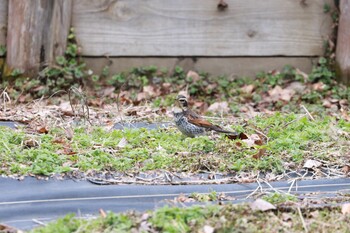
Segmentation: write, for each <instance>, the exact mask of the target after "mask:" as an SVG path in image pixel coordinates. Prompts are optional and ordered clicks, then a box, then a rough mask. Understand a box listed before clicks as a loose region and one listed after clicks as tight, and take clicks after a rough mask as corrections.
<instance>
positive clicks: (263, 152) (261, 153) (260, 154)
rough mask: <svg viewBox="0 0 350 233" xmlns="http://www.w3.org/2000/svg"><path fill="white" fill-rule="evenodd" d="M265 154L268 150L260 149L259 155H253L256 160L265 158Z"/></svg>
mask: <svg viewBox="0 0 350 233" xmlns="http://www.w3.org/2000/svg"><path fill="white" fill-rule="evenodd" d="M265 152H266V149H265V148H261V149H259V151H258V153H256V154H255V155H253V158H254V159H260V158H261V157H263V156H264V154H265Z"/></svg>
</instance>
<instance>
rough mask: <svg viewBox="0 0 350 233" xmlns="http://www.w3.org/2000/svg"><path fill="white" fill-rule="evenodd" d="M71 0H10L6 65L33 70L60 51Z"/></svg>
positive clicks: (50, 61) (52, 58) (67, 29)
mask: <svg viewBox="0 0 350 233" xmlns="http://www.w3.org/2000/svg"><path fill="white" fill-rule="evenodd" d="M71 9H72V0H60V1H58V0H57V1H40V0H26V1H22V0H10V1H9V10H8V28H9V30H8V33H7V57H6V63H7V65H8V66H9V67H10V68H11V69H13V68H17V69H21V70H22V71H26V72H30V73H33V74H36V73H37V71H38V70H39V68H41V67H43V66H45V65H47V64H52V63H53V62H54V61H55V58H56V56H59V55H63V54H64V51H65V49H66V42H67V36H68V32H69V27H70V22H71V20H70V19H71V18H70V17H71Z"/></svg>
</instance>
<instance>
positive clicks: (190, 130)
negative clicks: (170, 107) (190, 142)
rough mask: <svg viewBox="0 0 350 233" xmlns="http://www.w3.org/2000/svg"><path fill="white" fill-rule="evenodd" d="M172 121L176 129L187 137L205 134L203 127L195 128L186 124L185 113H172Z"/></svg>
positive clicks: (188, 123)
mask: <svg viewBox="0 0 350 233" xmlns="http://www.w3.org/2000/svg"><path fill="white" fill-rule="evenodd" d="M174 121H175V125H176V127H177V128H178V129H179V130H180V131H181V132H182V133H183V134H184V135H186V136H187V137H192V138H193V137H195V136H198V135H201V134H203V133H204V132H205V129H204V128H203V127H199V126H196V125H194V124H191V123H190V122H188V120H187V118H186V116H185V111H180V112H174Z"/></svg>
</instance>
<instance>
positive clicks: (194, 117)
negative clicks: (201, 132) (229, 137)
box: [186, 110, 235, 134]
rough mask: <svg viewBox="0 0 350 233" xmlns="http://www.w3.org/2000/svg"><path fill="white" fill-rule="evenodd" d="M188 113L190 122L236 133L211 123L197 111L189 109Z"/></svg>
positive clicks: (219, 130)
mask: <svg viewBox="0 0 350 233" xmlns="http://www.w3.org/2000/svg"><path fill="white" fill-rule="evenodd" d="M186 115H187V120H188V122H190V123H191V124H194V125H197V126H200V127H203V128H206V129H211V130H215V131H217V132H221V133H228V134H235V132H232V131H228V130H224V129H223V128H221V127H220V126H218V125H214V124H212V123H210V122H209V121H207V120H205V119H204V118H202V117H201V116H200V115H198V114H197V113H195V112H192V111H189V110H187V112H186Z"/></svg>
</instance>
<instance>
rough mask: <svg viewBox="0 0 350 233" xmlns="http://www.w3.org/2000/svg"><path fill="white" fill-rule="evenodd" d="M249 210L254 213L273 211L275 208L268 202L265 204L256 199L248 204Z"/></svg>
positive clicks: (261, 200) (263, 201)
mask: <svg viewBox="0 0 350 233" xmlns="http://www.w3.org/2000/svg"><path fill="white" fill-rule="evenodd" d="M250 208H251V209H252V210H254V211H256V210H260V211H267V210H275V209H276V207H275V206H274V205H272V204H271V203H270V202H267V201H265V200H263V199H256V200H255V201H254V202H252V203H250Z"/></svg>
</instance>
